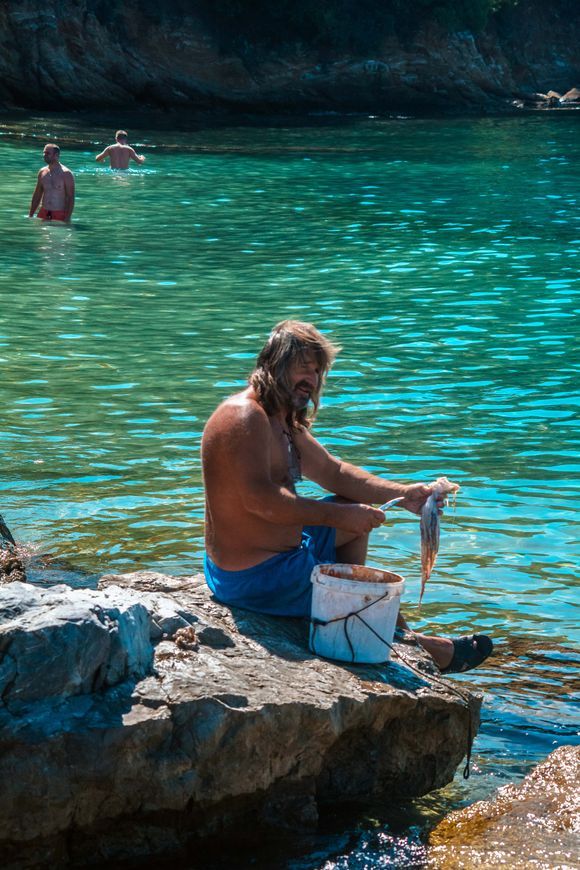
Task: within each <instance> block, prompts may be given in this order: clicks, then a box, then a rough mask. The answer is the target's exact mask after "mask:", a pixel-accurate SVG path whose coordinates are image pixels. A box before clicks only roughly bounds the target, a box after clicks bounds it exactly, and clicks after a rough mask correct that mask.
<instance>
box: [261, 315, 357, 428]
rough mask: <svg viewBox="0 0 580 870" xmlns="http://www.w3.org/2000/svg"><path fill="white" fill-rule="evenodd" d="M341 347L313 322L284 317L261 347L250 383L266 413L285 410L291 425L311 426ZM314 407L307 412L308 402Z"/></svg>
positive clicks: (274, 413)
mask: <svg viewBox="0 0 580 870" xmlns="http://www.w3.org/2000/svg"><path fill="white" fill-rule="evenodd" d="M339 350H340V347H338V345H335V344H333V343H332V342H331V341H329V340H328V339H327V338H326V337H325V336H324V335H322V334H321V333H320V332H319V331H318V330H317V329H316V328H315V327H314V326H312V324H311V323H302V322H301V321H299V320H283V321H282V322H281V323H278V324H277V325H276V326H275V327H274V329H273V330H272V332H271V333H270V337H269V338H268V341H267V342H266V344H265V345H264V347H263V348H262V350H261V352H260V354H259V356H258V359H257V362H256V368H255V369H254V371H253V372H252V374H251V375H250V378H249V383H250V386H251V387H252V389H253V390H254V392H255V393H256V396H257V397H258V400H259V402H260V404H261V405H262V407H263V408H264V410H265V411H266V413H267V414H268V415H269V416H271V417H273V416H274V415H276V414H280V413H281V414H283V415H284V417H285V419H286V421H287V423H288V424H289V425H290V426H296V425H298V426H306V427H309V426H310V425H311V424H312V422H313V421H314V418H315V417H316V412H317V410H318V405H319V402H320V393H321V390H322V386H323V384H324V380H325V378H326V375H327V373H328V370H329V369H330V367H331V366H332V363H333V362H334V360H335V358H336V355H337V354H338V352H339ZM310 402H312V405H313V410H312V414H311V415H310V416H308V415H307V408H308V404H309V403H310Z"/></svg>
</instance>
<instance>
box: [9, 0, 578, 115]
mask: <svg viewBox="0 0 580 870" xmlns="http://www.w3.org/2000/svg"><path fill="white" fill-rule="evenodd" d="M263 5H264V4H263ZM303 5H304V4H303ZM311 5H312V7H313V9H314V7H315V4H314V3H312V4H311ZM335 5H336V4H335ZM343 5H344V6H345V7H346V6H348V4H343ZM351 5H352V4H351ZM375 5H376V4H375ZM435 5H436V4H435ZM242 6H243V3H241V4H240V3H238V4H237V6H236V4H235V3H230V4H227V3H224V2H223V0H222V2H221V3H217V4H212V3H209V2H202V0H199V2H194V0H191V2H185V0H167V2H165V3H163V4H159V3H156V4H154V3H150V2H138V0H110V2H101V0H44V2H42V3H40V2H38V0H3V2H2V4H0V102H3V103H4V105H6V106H22V107H34V108H43V109H55V110H63V109H70V108H75V109H78V108H94V107H107V106H108V107H113V106H115V107H125V108H128V107H140V106H144V105H149V106H155V107H175V106H178V107H182V108H187V109H188V110H192V111H199V110H213V109H216V108H221V109H228V110H234V109H235V110H242V111H246V112H247V111H251V112H285V111H289V110H293V111H296V110H299V111H305V110H306V111H307V110H313V109H326V110H328V109H333V110H341V111H342V110H359V111H368V110H370V111H375V112H381V111H388V110H390V109H410V110H445V109H463V110H465V109H476V110H478V111H481V110H486V109H487V110H494V109H498V108H500V107H506V106H509V105H510V101H511V99H512V98H513V97H524V98H526V97H527V96H529V94H531V93H532V92H534V91H537V90H540V91H547V90H549V89H550V88H554V89H556V90H558V91H560V92H562V93H564V92H565V91H567V90H568V89H569V88H570V87H572V86H574V85H575V84H578V82H579V81H580V57H579V53H578V48H577V46H578V41H579V39H578V38H579V36H580V15H579V13H578V10H577V7H575V6H574V4H573V3H568V2H565V0H560V2H554V3H548V4H541V3H539V2H538V0H521V2H519V3H518V4H516V5H513V6H512V5H510V6H509V8H507V7H506V8H505V9H504V10H503V11H502V12H500V13H497V14H495V15H493V16H492V17H491V18H490V20H489V21H488V23H487V25H486V27H485V29H483V30H482V31H481V32H479V33H476V34H474V33H473V32H471V31H469V30H465V29H463V30H461V31H459V32H457V29H456V28H455V29H453V28H452V29H449V28H448V27H443V26H442V25H441V23H438V22H437V21H436V20H434V19H433V18H429V17H425V18H423V17H421V16H419V18H418V20H415V21H413V26H412V27H411V26H408V25H409V21H408V19H412V18H413V12H412V5H411V6H410V7H409V8H410V9H411V11H410V12H408V13H406V18H407V21H406V22H405V23H406V24H407V27H406V28H401V27H397V26H391V25H389V26H388V25H387V24H386V23H385V22H382V24H381V27H378V26H377V28H376V29H375V32H374V33H373V34H372V38H371V36H369V34H368V33H366V32H365V36H364V38H360V39H358V41H355V43H354V44H353V42H352V40H350V41H349V39H345V38H344V33H343V32H341V21H340V17H338V18H337V19H336V20H335V21H333V30H331V32H330V33H329V34H327V36H326V38H322V36H321V35H320V34H317V35H316V37H315V36H314V35H313V36H312V38H311V39H308V38H307V37H306V36H305V34H304V33H301V34H300V33H297V32H294V31H287V29H286V28H285V22H284V20H283V19H273V22H272V27H274V26H275V27H276V30H277V32H276V33H275V34H272V35H271V38H267V36H266V35H265V34H266V33H267V22H266V23H264V22H263V21H262V22H261V25H262V26H261V27H257V26H256V21H254V26H253V27H252V26H251V22H250V23H247V24H244V22H245V21H246V19H245V18H244V17H243V16H240V17H239V20H232V19H231V17H230V18H228V17H227V15H225V13H224V10H227V9H230V8H234V9H235V8H238V7H239V8H241V7H242ZM249 8H251V4H250V7H249ZM264 8H265V9H266V8H268V9H275V8H277V7H276V4H270V5H269V6H268V5H267V4H266V5H264ZM317 8H318V7H317ZM417 8H422V9H424V8H425V7H424V6H420V4H419V6H418V7H417ZM212 9H213V12H211V10H212ZM423 14H424V13H423ZM404 15H405V13H404V12H399V19H398V20H399V23H401V21H403V16H404ZM220 16H221V17H220ZM361 17H362V15H361V16H359V18H361ZM354 20H355V19H353V18H352V16H351V18H350V19H348V20H345V22H344V28H345V29H348V28H350V29H352V28H353V27H354ZM222 22H223V26H221V23H222ZM236 27H237V32H236ZM368 29H369V28H367V30H368ZM371 29H372V28H371Z"/></svg>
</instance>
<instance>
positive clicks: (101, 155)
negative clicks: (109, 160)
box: [95, 145, 111, 163]
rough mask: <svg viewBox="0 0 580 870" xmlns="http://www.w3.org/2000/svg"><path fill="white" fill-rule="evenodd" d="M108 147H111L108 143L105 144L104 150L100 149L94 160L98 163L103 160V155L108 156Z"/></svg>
mask: <svg viewBox="0 0 580 870" xmlns="http://www.w3.org/2000/svg"><path fill="white" fill-rule="evenodd" d="M110 147H111V146H110V145H107V147H106V148H105V150H104V151H101V153H100V154H97V156H96V157H95V160H96V161H97V162H98V163H100V162H101V161H102V160H104V159H105V157H108V155H109V149H110Z"/></svg>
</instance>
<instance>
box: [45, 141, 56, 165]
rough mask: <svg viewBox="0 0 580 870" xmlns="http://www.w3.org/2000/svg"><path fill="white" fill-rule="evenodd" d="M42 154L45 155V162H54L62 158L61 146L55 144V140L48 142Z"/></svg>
mask: <svg viewBox="0 0 580 870" xmlns="http://www.w3.org/2000/svg"><path fill="white" fill-rule="evenodd" d="M42 156H43V157H44V162H45V163H49V164H50V163H54V162H55V161H57V160H58V159H59V158H60V148H59V147H58V145H55V144H54V142H48V143H47V144H46V145H45V146H44V151H43V152H42Z"/></svg>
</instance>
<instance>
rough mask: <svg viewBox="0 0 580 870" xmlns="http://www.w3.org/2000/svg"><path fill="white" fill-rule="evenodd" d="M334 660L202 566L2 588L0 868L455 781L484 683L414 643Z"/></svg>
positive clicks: (138, 848)
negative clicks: (181, 573)
mask: <svg viewBox="0 0 580 870" xmlns="http://www.w3.org/2000/svg"><path fill="white" fill-rule="evenodd" d="M396 649H397V650H398V651H399V652H402V654H403V655H404V656H405V657H406V658H407V659H408V660H409V661H410V662H411V663H413V664H414V666H415V667H416V668H418V669H419V671H420V673H422V674H424V676H419V675H417V674H413V673H412V672H411V671H410V670H408V669H407V668H406V667H404V666H403V665H401V664H400V663H396V661H395V660H394V659H393V660H392V661H391V662H390V663H388V664H385V665H380V666H379V665H373V666H348V665H341V664H339V663H336V662H330V661H324V660H322V659H320V658H317V657H315V656H313V655H312V654H311V653H310V652H309V651H308V645H307V626H306V624H305V623H304V622H302V621H300V620H286V619H274V618H268V617H265V616H259V615H255V614H251V613H248V612H246V611H241V610H240V611H237V610H232V609H230V608H227V607H223V606H221V605H219V604H218V603H216V602H215V601H214V600H213V599H212V598H211V596H210V594H209V593H208V590H207V588H206V586H205V583H204V581H203V578H202V577H201V576H196V577H168V576H164V575H161V574H155V573H150V572H139V573H135V574H126V575H110V576H105V577H102V578H101V581H100V583H99V588H98V589H96V590H89V589H76V590H74V589H71V588H69V587H67V586H63V585H58V586H52V587H49V588H41V587H38V586H33V585H31V584H27V583H20V582H11V583H6V584H5V585H3V586H1V587H0V699H1V700H0V749H1V751H0V777H1V780H2V783H3V787H2V790H1V792H0V854H2V856H3V865H2V866H3V870H8V868H21V867H24V866H26V867H49V866H50V867H51V868H54V867H58V866H88V865H97V866H98V865H103V863H105V862H106V861H112V860H120V859H126V858H133V859H135V858H137V857H138V856H152V855H168V854H172V853H178V852H179V851H180V850H181V849H183V848H184V847H185V846H187V844H190V843H191V842H192V841H196V840H198V839H199V838H203V837H206V836H208V835H211V834H215V833H219V832H220V831H234V830H236V829H240V828H242V827H243V826H244V825H246V826H247V825H248V824H251V825H252V827H253V828H255V829H256V830H259V828H260V827H261V826H266V827H271V826H275V827H276V826H278V827H279V826H291V827H294V828H299V829H304V828H308V827H312V826H314V825H315V824H316V821H317V816H318V809H319V807H321V806H324V805H336V804H339V803H341V802H344V801H349V802H350V801H359V802H366V801H369V799H371V798H376V797H381V799H383V800H389V799H390V798H396V797H401V796H416V795H421V794H425V793H426V792H429V791H431V790H432V789H436V788H439V787H441V786H443V785H444V784H446V783H448V782H450V780H451V779H452V777H453V776H454V774H455V771H456V769H457V767H458V765H459V764H461V762H462V760H463V759H464V757H465V753H466V748H467V740H468V731H469V725H471V729H472V733H473V734H475V733H476V731H477V727H478V724H479V710H480V705H481V698H480V697H479V696H476V695H473V694H470V693H468V692H466V691H465V690H464V695H465V700H462V698H461V697H459V696H458V694H457V693H456V692H455V691H454V689H455V687H454V686H453V683H452V681H445V680H443V681H441V680H440V681H436V680H433V679H432V675H433V674H434V672H436V669H435V668H434V666H433V665H432V663H431V661H430V659H429V657H428V656H426V654H425V653H423V652H422V651H421V650H420V648H418V647H416V646H415V645H414V644H412V643H411V644H409V643H404V644H396Z"/></svg>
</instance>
